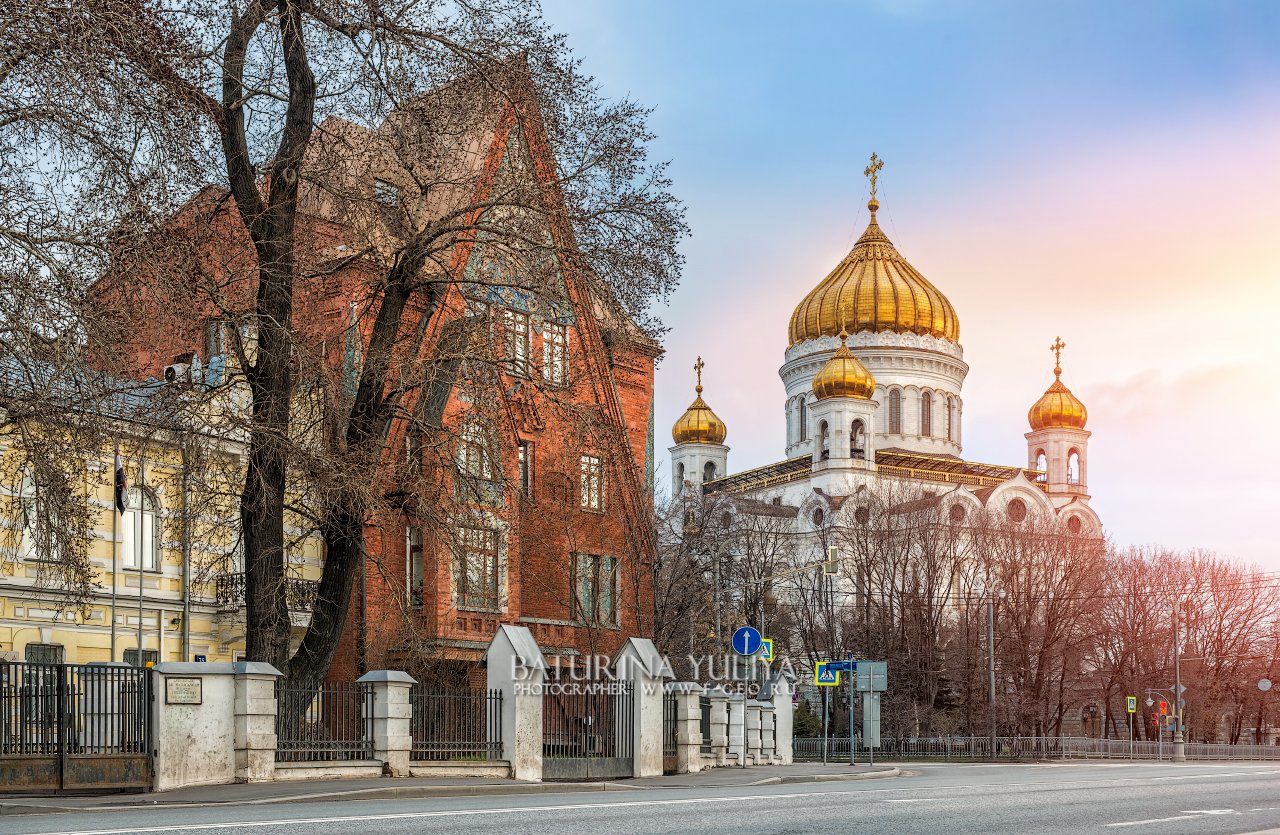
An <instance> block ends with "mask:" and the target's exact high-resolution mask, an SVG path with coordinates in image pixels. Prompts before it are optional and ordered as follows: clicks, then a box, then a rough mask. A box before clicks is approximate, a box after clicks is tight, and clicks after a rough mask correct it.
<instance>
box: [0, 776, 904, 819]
mask: <svg viewBox="0 0 1280 835" xmlns="http://www.w3.org/2000/svg"><path fill="white" fill-rule="evenodd" d="M901 774H902V772H901V770H900V769H897V768H887V769H884V770H882V771H864V772H859V773H857V774H805V775H795V776H785V777H766V778H764V779H762V780H754V781H750V782H745V783H720V784H714V785H684V786H681V785H675V786H672V785H642V784H638V783H617V782H598V783H596V782H592V783H554V782H548V783H507V784H502V783H494V784H486V785H478V786H387V787H385V788H383V787H378V788H370V789H351V790H348V791H330V792H315V793H312V794H300V795H293V796H290V797H260V798H255V799H251V800H199V801H194V800H174V801H165V800H161V799H155V798H148V799H145V800H144V799H139V800H134V801H122V802H116V803H104V804H102V805H100V806H85V807H66V806H37V805H28V804H16V803H0V815H54V814H63V813H70V812H93V811H105V810H110V811H119V810H123V809H135V808H156V807H160V806H167V807H170V808H180V807H184V806H185V807H190V806H228V805H231V806H262V805H268V804H276V803H311V802H315V801H324V800H330V801H333V800H413V799H417V798H432V797H486V796H488V797H493V796H500V795H521V794H573V793H582V792H618V791H640V790H643V789H698V788H722V789H729V788H740V787H743V786H770V785H774V786H776V785H796V784H802V783H836V782H845V781H851V780H876V779H883V778H886V777H898V776H901Z"/></svg>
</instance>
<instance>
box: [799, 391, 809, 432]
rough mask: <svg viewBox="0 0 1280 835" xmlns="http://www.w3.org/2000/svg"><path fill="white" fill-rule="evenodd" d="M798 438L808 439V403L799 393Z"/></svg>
mask: <svg viewBox="0 0 1280 835" xmlns="http://www.w3.org/2000/svg"><path fill="white" fill-rule="evenodd" d="M800 440H801V441H807V440H809V404H808V402H807V401H806V400H805V397H804V395H803V394H802V395H800Z"/></svg>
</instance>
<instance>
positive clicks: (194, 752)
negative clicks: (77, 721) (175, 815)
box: [113, 661, 274, 791]
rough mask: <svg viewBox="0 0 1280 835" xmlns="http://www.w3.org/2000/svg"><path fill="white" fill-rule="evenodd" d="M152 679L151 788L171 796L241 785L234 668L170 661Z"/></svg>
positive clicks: (225, 663)
mask: <svg viewBox="0 0 1280 835" xmlns="http://www.w3.org/2000/svg"><path fill="white" fill-rule="evenodd" d="M152 676H153V678H152V682H153V685H154V688H155V690H154V695H155V698H154V700H153V701H152V703H151V717H152V718H151V727H152V728H153V732H154V734H155V742H154V750H155V761H154V766H155V777H154V780H153V781H152V786H151V788H152V789H153V790H154V791H167V790H169V789H179V788H182V787H183V786H201V785H216V784H220V783H234V782H236V764H237V756H238V755H237V750H238V749H237V747H236V712H235V705H236V680H235V670H234V668H233V666H232V664H231V663H230V662H218V663H213V664H204V663H199V664H195V663H189V662H180V661H166V662H162V663H160V664H157V665H155V667H153V668H152ZM272 716H273V718H274V713H273V714H272ZM273 730H274V725H273ZM113 732H118V731H113ZM273 747H274V746H273ZM272 758H273V761H274V751H273V752H272ZM273 764H274V762H273Z"/></svg>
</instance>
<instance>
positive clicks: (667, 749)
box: [662, 693, 680, 757]
mask: <svg viewBox="0 0 1280 835" xmlns="http://www.w3.org/2000/svg"><path fill="white" fill-rule="evenodd" d="M677 707H678V706H677V704H676V696H675V694H674V693H665V694H663V697H662V756H664V757H674V756H675V755H676V748H677V742H678V740H679V725H680V719H679V716H678V715H677Z"/></svg>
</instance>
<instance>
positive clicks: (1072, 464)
mask: <svg viewBox="0 0 1280 835" xmlns="http://www.w3.org/2000/svg"><path fill="white" fill-rule="evenodd" d="M1079 483H1080V451H1079V450H1075V449H1073V450H1071V453H1070V454H1069V455H1068V456H1067V484H1079Z"/></svg>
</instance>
